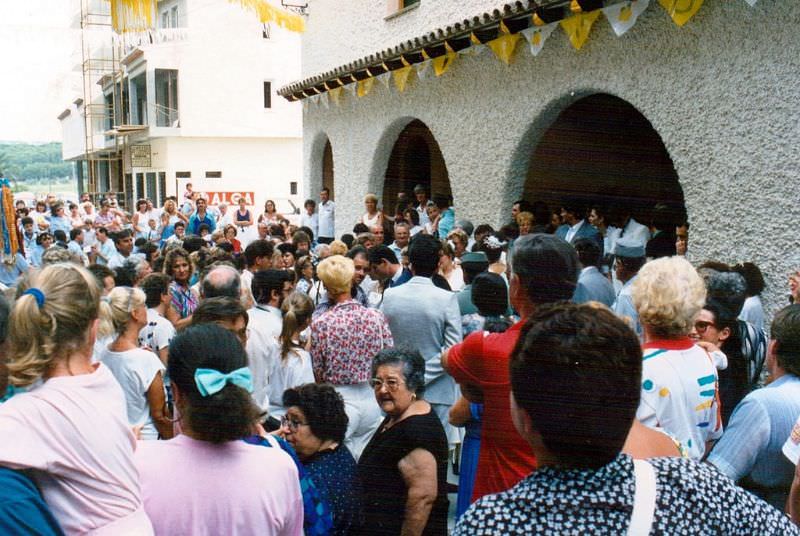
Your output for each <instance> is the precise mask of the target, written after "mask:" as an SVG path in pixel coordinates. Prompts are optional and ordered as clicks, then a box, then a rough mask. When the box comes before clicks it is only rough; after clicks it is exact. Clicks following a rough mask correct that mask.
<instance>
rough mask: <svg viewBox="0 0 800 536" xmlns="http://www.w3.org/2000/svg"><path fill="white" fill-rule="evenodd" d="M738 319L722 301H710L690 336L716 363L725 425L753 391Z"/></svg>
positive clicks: (695, 322) (700, 314) (710, 299)
mask: <svg viewBox="0 0 800 536" xmlns="http://www.w3.org/2000/svg"><path fill="white" fill-rule="evenodd" d="M736 323H737V322H736V316H735V315H734V313H733V312H732V311H731V310H730V308H728V307H727V306H726V305H725V304H723V303H722V302H720V301H718V300H715V299H714V298H709V299H708V300H707V301H706V304H705V305H704V306H703V308H702V309H701V310H700V312H699V313H697V317H696V318H695V320H694V325H693V326H692V330H691V331H690V332H689V337H690V338H691V339H692V340H694V341H695V342H696V343H697V345H698V346H700V347H702V348H704V349H705V350H706V351H707V352H708V353H709V355H710V356H711V357H712V358H713V359H714V360H715V365H716V367H717V370H718V374H719V398H720V405H721V407H722V425H723V426H725V425H727V424H728V419H730V417H731V414H732V413H733V409H734V408H735V407H736V405H737V404H739V402H741V401H742V399H743V398H744V397H745V396H747V394H748V393H749V392H750V384H749V381H748V377H749V374H748V369H747V360H745V358H744V355H743V354H742V340H741V337H740V335H739V333H740V332H739V330H738V329H737V326H736Z"/></svg>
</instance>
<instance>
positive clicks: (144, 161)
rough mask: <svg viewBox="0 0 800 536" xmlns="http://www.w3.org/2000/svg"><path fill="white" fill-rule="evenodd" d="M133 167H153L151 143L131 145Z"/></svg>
mask: <svg viewBox="0 0 800 536" xmlns="http://www.w3.org/2000/svg"><path fill="white" fill-rule="evenodd" d="M131 167H135V168H149V167H151V164H150V146H149V145H131Z"/></svg>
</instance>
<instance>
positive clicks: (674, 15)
mask: <svg viewBox="0 0 800 536" xmlns="http://www.w3.org/2000/svg"><path fill="white" fill-rule="evenodd" d="M230 1H236V0H230ZM703 1H704V0H657V2H658V3H659V4H660V5H661V7H662V8H663V9H664V10H665V11H666V12H667V14H668V15H669V16H670V18H671V19H672V21H673V22H674V23H675V24H676V25H677V26H679V27H680V26H684V25H685V24H686V23H687V22H688V21H689V20H690V19H691V18H692V17H694V15H695V14H696V13H697V12H698V10H699V9H700V8H701V7H702V5H703ZM744 1H745V2H747V4H749V5H750V6H751V7H752V6H755V4H756V2H757V1H758V0H744ZM650 3H651V0H624V1H622V2H617V3H614V4H611V5H608V6H605V7H603V0H571V2H570V6H569V10H570V12H571V13H572V15H570V16H568V17H566V18H562V17H561V16H560V14H559V15H556V16H554V15H553V11H550V12H548V11H547V10H539V9H537V10H536V11H535V12H534V13H533V15H531V19H532V24H531V25H530V26H528V27H527V28H524V29H521V30H520V29H518V31H512V30H511V29H510V28H509V27H508V26H507V25H506V23H505V22H504V21H501V22H500V24H499V28H498V29H497V32H496V35H493V36H491V38H488V39H487V38H486V37H485V36H484V35H480V32H478V31H474V32H472V33H471V34H470V35H469V43H468V44H467V45H466V46H463V47H462V48H459V49H458V50H455V49H454V48H453V47H454V46H455V45H451V43H450V42H449V41H448V40H445V41H444V42H443V43H442V45H441V46H443V47H444V50H443V51H442V50H441V49H440V50H439V53H438V54H437V55H435V56H433V57H431V56H432V53H431V52H429V51H428V50H427V49H426V48H423V49H421V50H420V51H418V52H414V53H408V54H403V55H400V56H399V57H398V58H396V59H393V60H386V62H385V63H383V65H382V69H381V71H380V73H379V74H374V73H373V72H372V69H373V67H369V68H367V69H364V70H363V71H361V73H363V75H362V76H361V77H359V78H356V76H354V75H343V76H341V77H340V78H338V79H337V80H336V82H337V83H338V85H337V86H336V87H328V84H327V83H326V84H323V86H324V91H323V92H322V94H318V93H319V92H318V90H317V88H319V87H320V86H316V88H312V89H311V90H313V91H315V94H313V95H304V94H299V96H298V94H294V95H287V98H288V99H289V100H298V99H302V100H303V103H304V105H305V104H306V102H307V101H310V102H311V104H314V105H319V103H323V106H324V107H325V108H326V109H327V108H328V107H329V105H330V104H331V103H332V104H335V105H338V104H340V102H341V95H342V92H343V91H346V92H347V93H348V94H349V95H351V96H353V97H356V98H362V97H366V96H367V95H369V93H370V92H371V91H372V90H373V88H374V85H375V84H374V82H375V79H376V78H377V79H378V80H379V81H380V82H381V84H382V85H383V86H384V87H386V88H389V87H390V85H394V87H395V89H396V91H397V92H398V93H400V94H402V93H404V92H405V91H406V90H407V89H408V88H409V86H410V83H411V81H412V79H413V78H416V79H418V80H426V79H428V78H430V77H431V76H436V77H439V76H442V75H443V74H445V73H446V72H447V71H448V70H450V68H451V67H452V66H453V65H454V64H455V63H457V61H458V59H459V58H460V57H463V56H468V57H474V56H478V55H480V54H482V53H484V52H485V51H486V50H491V51H492V53H493V54H494V55H495V57H496V58H497V59H498V60H500V61H501V62H502V63H504V64H505V65H507V66H508V65H511V64H512V63H513V62H514V58H515V57H516V55H517V50H518V49H519V48H520V47H519V45H520V43H521V42H523V41H524V42H526V43H527V44H528V49H529V50H530V53H531V55H532V56H538V55H539V53H541V51H542V49H543V48H544V45H545V42H546V41H547V40H548V38H549V37H550V36H551V35H552V34H553V32H554V31H555V30H556V28H558V27H560V28H561V29H562V30H563V32H564V34H565V35H566V36H567V38H568V39H569V42H570V43H571V44H572V46H573V47H574V48H575V50H581V48H582V47H583V46H584V45H585V44H586V42H587V41H588V39H589V35H590V34H591V31H592V28H593V26H594V24H595V23H596V22H597V20H598V19H599V18H600V15H601V14H602V15H604V16H605V18H606V20H607V21H608V23H609V25H610V26H611V29H612V30H613V32H614V34H615V35H616V36H617V37H620V36H622V35H624V34H625V33H626V32H628V31H629V30H630V29H631V28H633V26H634V25H635V24H636V21H637V19H638V18H639V16H640V15H641V14H642V13H644V11H645V10H647V8H648V7H649V6H650ZM413 55H416V56H417V57H416V59H415V60H414V59H412V61H409V59H407V57H406V56H409V57H411V56H413ZM419 56H421V61H420V57H419ZM391 62H395V65H394V66H393V67H390V66H389V65H387V63H391ZM358 74H359V73H356V75H358ZM305 91H306V92H308V91H310V90H305Z"/></svg>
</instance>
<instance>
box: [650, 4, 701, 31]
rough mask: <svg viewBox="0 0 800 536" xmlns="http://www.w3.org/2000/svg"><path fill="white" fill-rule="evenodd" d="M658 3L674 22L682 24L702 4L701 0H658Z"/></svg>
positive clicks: (687, 20) (692, 15)
mask: <svg viewBox="0 0 800 536" xmlns="http://www.w3.org/2000/svg"><path fill="white" fill-rule="evenodd" d="M658 3H659V4H661V7H663V8H664V9H666V10H667V13H669V16H670V17H672V21H673V22H674V23H675V24H677V25H678V26H683V25H684V24H686V23H687V22H689V19H691V18H692V17H694V14H695V13H697V10H698V9H700V6H702V5H703V0H658Z"/></svg>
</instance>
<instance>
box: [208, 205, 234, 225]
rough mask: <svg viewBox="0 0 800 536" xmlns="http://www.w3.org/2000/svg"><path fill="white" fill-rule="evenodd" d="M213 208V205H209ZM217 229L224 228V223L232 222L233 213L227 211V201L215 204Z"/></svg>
mask: <svg viewBox="0 0 800 536" xmlns="http://www.w3.org/2000/svg"><path fill="white" fill-rule="evenodd" d="M211 210H214V207H211ZM216 212H217V229H225V226H226V225H230V224H232V223H233V214H231V213H230V212H228V203H226V202H225V201H223V202H222V203H220V204H219V205H217V210H216Z"/></svg>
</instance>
